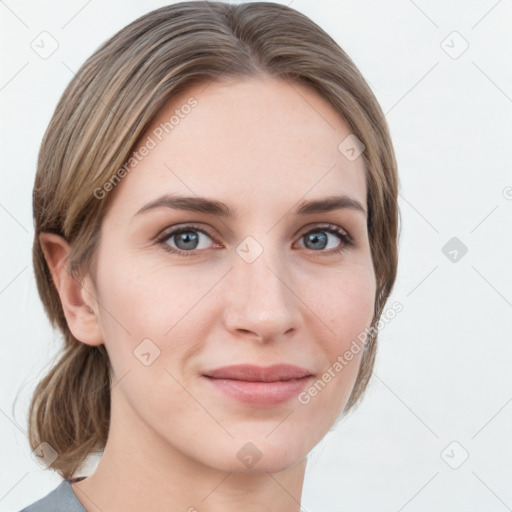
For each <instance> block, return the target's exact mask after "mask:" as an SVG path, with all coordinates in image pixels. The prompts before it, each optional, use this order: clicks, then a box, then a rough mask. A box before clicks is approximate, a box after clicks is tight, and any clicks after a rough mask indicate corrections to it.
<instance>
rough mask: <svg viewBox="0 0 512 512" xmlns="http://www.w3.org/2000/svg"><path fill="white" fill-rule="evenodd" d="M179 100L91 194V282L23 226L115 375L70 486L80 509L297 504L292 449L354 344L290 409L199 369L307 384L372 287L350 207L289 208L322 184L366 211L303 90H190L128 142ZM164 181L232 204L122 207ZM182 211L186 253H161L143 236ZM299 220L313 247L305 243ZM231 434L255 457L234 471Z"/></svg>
mask: <svg viewBox="0 0 512 512" xmlns="http://www.w3.org/2000/svg"><path fill="white" fill-rule="evenodd" d="M191 96H193V97H194V98H195V99H196V100H197V101H198V105H197V106H196V107H195V108H194V109H192V110H191V112H190V113H189V114H188V115H187V116H185V117H184V118H183V119H181V120H180V123H179V125H177V126H176V127H175V128H174V129H173V130H172V132H170V133H169V134H168V135H167V136H166V137H164V138H163V140H162V141H161V142H159V143H158V145H157V146H156V147H155V148H153V149H152V150H151V151H150V152H149V154H148V155H147V156H145V157H144V159H143V160H142V161H141V162H140V163H139V164H138V165H137V166H136V167H135V168H134V170H132V171H131V172H130V173H129V174H127V175H126V177H124V178H123V179H122V181H121V182H120V183H119V184H118V185H117V186H116V188H115V189H114V190H113V192H112V194H113V196H112V197H109V201H111V202H110V203H109V208H108V210H107V213H106V216H105V217H104V220H103V223H102V234H101V241H100V245H99V248H98V250H99V252H98V261H97V267H96V272H97V280H96V281H95V282H93V280H92V279H91V278H90V277H89V276H85V277H84V279H83V281H82V283H81V284H80V283H79V282H78V280H74V279H72V278H71V277H70V275H69V273H68V272H67V271H66V269H65V265H64V261H65V256H66V255H67V254H68V253H69V249H70V248H69V246H68V245H67V244H66V242H65V241H64V240H62V239H61V238H60V237H58V236H56V235H51V234H42V235H41V243H42V244H43V248H44V251H45V255H46V258H47V261H48V262H49V265H50V267H51V269H52V274H53V277H54V280H55V282H56V286H57V289H58V290H59V294H60V297H61V300H62V304H63V308H64V311H65V315H66V319H67V322H68V325H69V327H70V329H71V331H72V333H73V335H74V336H75V337H76V338H77V339H78V340H80V341H81V342H83V343H86V344H89V345H99V344H102V343H104V344H105V346H106V348H107V351H108V353H109V356H110V358H111V361H112V364H113V368H114V373H115V375H114V376H113V383H114V385H113V388H112V391H111V396H112V417H111V426H110V433H109V438H108V441H107V445H106V447H105V451H104V453H103V456H102V458H101V460H100V462H99V465H98V467H97V469H96V471H95V472H94V473H93V474H92V475H90V476H89V477H88V478H86V479H85V480H82V481H81V482H77V483H74V484H73V490H74V492H75V494H76V495H77V497H78V498H79V500H80V501H81V502H82V504H83V505H84V507H85V508H86V509H87V510H88V511H95V512H96V511H102V512H106V511H108V512H116V511H121V510H122V511H124V512H126V511H132V510H133V511H135V510H137V511H138V510H155V511H159V510H183V511H186V510H191V511H192V510H194V509H195V510H198V511H217V510H222V511H224V512H226V511H230V510H240V507H241V506H242V507H243V509H244V510H245V511H252V510H255V511H256V510H258V511H259V510H268V511H280V512H282V511H290V512H291V511H299V510H300V501H301V493H302V487H303V480H304V473H305V469H306V460H307V459H306V457H307V454H308V453H309V452H310V451H311V450H312V449H313V447H314V446H315V445H316V444H317V443H318V442H319V441H320V440H321V439H322V438H323V437H324V436H325V434H326V433H327V432H328V430H329V429H330V428H331V427H332V425H333V423H334V422H335V421H336V419H337V418H338V416H339V414H340V413H341V412H342V410H343V408H344V406H345V404H346V403H347V400H348V398H349V396H350V392H351V391H352V389H353V385H354V383H355V379H356V376H357V372H358V369H359V365H360V359H361V354H362V351H360V352H359V353H358V354H355V355H354V357H353V359H352V361H350V363H349V364H347V365H346V366H345V367H344V368H343V371H341V372H339V373H337V374H336V377H335V378H333V379H332V381H331V382H330V383H329V384H327V385H326V386H325V388H324V389H323V390H322V391H321V392H319V393H318V395H317V396H316V397H314V398H312V399H311V401H310V403H308V404H307V405H304V404H301V403H299V401H298V400H297V399H296V398H295V397H294V398H292V399H291V400H289V401H287V402H286V403H285V404H282V405H279V406H275V407H269V408H254V407H251V406H248V405H246V404H243V403H241V402H239V401H238V400H236V399H234V398H231V397H228V396H226V395H224V394H222V393H220V392H219V391H217V390H216V389H213V388H212V387H211V386H207V384H206V383H205V381H204V377H201V372H202V371H204V370H206V369H212V368H217V367H220V366H225V365H229V364H236V363H252V364H259V365H262V366H266V365H270V364H274V363H280V362H287V363H290V364H295V365H298V366H302V367H304V368H307V369H309V370H310V371H311V372H312V373H314V374H315V376H317V377H319V378H320V377H321V375H322V373H324V372H326V371H327V369H328V368H329V367H330V366H332V364H333V363H334V362H335V361H336V360H337V357H338V356H340V355H342V354H343V353H345V351H346V350H348V349H349V347H350V345H351V342H352V341H353V340H354V339H355V338H356V337H357V335H358V334H359V333H361V332H362V331H364V329H365V328H366V327H369V326H370V324H371V320H372V318H373V306H374V300H375V291H376V282H375V274H374V270H373V265H372V256H371V252H370V245H369V239H368V232H367V226H366V220H367V219H366V216H365V213H364V212H360V211H357V210H353V209H348V208H345V209H338V210H334V211H329V212H324V213H315V214H311V215H306V216H302V217H301V216H298V215H293V214H292V213H291V212H292V210H294V209H295V207H296V206H297V204H298V203H300V202H302V201H305V200H312V199H320V198H324V197H327V196H330V195H333V193H335V194H336V195H341V194H346V195H347V196H350V197H351V198H353V199H356V200H358V201H359V202H360V203H361V204H362V205H363V206H364V209H365V210H366V182H365V168H364V163H363V160H362V158H361V157H360V158H357V159H356V160H355V161H349V160H348V159H347V158H345V156H344V155H343V154H342V153H341V152H340V151H339V150H338V145H339V144H340V142H341V141H343V140H344V139H345V137H347V136H348V135H349V134H350V133H351V130H350V128H349V127H348V125H347V124H346V123H345V122H344V120H343V119H342V118H341V117H340V116H339V114H338V113H337V112H336V111H335V110H334V109H333V108H332V107H331V106H330V105H329V104H328V103H327V102H326V101H325V100H324V99H323V98H322V97H321V96H320V95H318V93H316V92H315V91H313V90H311V89H309V88H307V87H305V86H303V85H298V84H293V87H292V86H291V84H289V83H287V82H285V81H281V80H278V79H275V78H269V77H267V78H265V79H244V80H240V79H237V80H231V81H224V82H213V83H210V84H209V85H208V86H205V84H201V85H195V86H194V87H193V88H191V89H188V90H187V91H184V92H182V93H181V94H180V95H178V96H174V97H173V98H172V99H171V101H170V102H169V103H168V104H167V105H166V106H165V107H164V108H163V109H162V111H161V112H160V113H159V115H158V117H157V118H156V119H155V121H154V122H153V124H152V125H151V126H150V127H149V129H148V130H147V132H146V134H145V135H144V137H143V139H142V140H144V139H145V138H146V137H147V135H151V133H152V130H153V129H154V128H155V127H157V126H158V125H159V124H160V123H161V122H164V121H166V120H168V119H169V117H170V116H171V115H172V114H173V112H174V110H175V109H176V108H179V107H180V106H181V105H183V104H185V103H186V101H187V100H188V99H189V98H190V97H191ZM164 192H167V193H173V194H183V195H190V196H194V195H197V196H202V197H208V198H211V199H217V200H220V201H223V202H225V203H227V204H228V205H229V206H230V207H232V208H233V209H235V210H236V212H237V214H236V216H235V217H234V218H232V219H227V218H221V217H219V216H216V215H211V214H206V213H195V212H186V211H179V210H174V209H170V208H165V207H161V208H159V209H155V210H150V211H148V212H146V213H144V214H141V215H137V216H134V215H135V213H136V212H137V210H139V209H140V208H141V207H142V206H144V205H145V204H146V203H148V202H150V201H152V200H153V199H155V198H157V197H159V196H160V195H161V194H163V193H164ZM190 222H193V223H194V224H196V225H198V227H200V228H202V229H205V230H206V231H208V234H202V233H201V232H197V231H193V233H192V234H193V235H198V236H199V237H200V238H199V245H197V246H196V247H197V248H196V254H195V255H193V256H191V257H186V256H182V255H177V254H171V253H170V252H167V251H165V249H164V245H165V244H167V246H168V247H169V246H170V247H173V248H175V249H177V250H178V249H179V248H182V250H183V251H186V250H187V248H186V247H187V246H186V245H184V244H183V243H181V245H180V240H179V237H176V236H175V237H170V238H168V239H167V241H166V242H163V243H160V244H158V243H157V242H155V241H154V240H153V238H154V237H155V236H156V235H157V234H159V233H160V232H161V231H163V230H164V229H166V228H169V227H171V226H178V225H179V226H183V225H186V224H188V223H190ZM326 223H329V224H334V225H336V226H339V227H340V228H341V229H342V230H344V231H345V232H348V233H349V234H350V235H351V236H352V238H353V240H354V244H353V245H352V246H346V247H343V244H344V242H343V241H342V240H341V239H339V238H338V236H337V235H336V234H331V233H325V231H322V226H324V227H325V224H326ZM317 226H318V227H317ZM190 229H192V230H193V229H195V228H190ZM190 229H189V231H190ZM311 230H314V233H315V234H318V235H319V236H322V233H325V234H326V236H327V244H328V245H327V246H325V247H324V246H321V247H320V248H318V246H316V248H315V246H314V245H312V244H308V239H307V237H304V235H305V234H306V233H308V232H309V231H311ZM167 231H169V230H167ZM248 236H251V237H253V239H254V240H255V241H256V242H257V243H258V244H259V246H260V247H261V248H262V250H263V252H262V254H261V255H260V256H259V257H258V258H257V259H255V260H254V261H253V262H251V263H248V262H247V261H246V260H244V259H243V258H242V257H241V256H240V255H239V254H238V253H237V251H236V249H237V247H238V246H240V244H241V242H242V241H244V239H245V238H246V237H248ZM242 246H243V245H242ZM183 247H185V249H183ZM339 247H342V251H341V252H339V253H334V252H333V250H334V249H336V248H339ZM208 249H211V250H210V251H208ZM188 250H189V251H190V250H191V249H188ZM329 253H330V254H329ZM89 308H90V309H89ZM147 338H149V339H151V340H152V342H153V343H154V344H155V345H156V346H158V348H159V350H160V355H159V357H158V358H156V359H155V360H154V361H153V362H152V363H151V364H150V365H149V366H145V365H144V364H142V363H141V361H140V360H139V359H138V358H137V357H135V356H134V353H133V351H134V350H135V349H136V347H137V346H138V345H139V344H140V343H141V341H142V340H144V339H147ZM315 380H316V379H315ZM248 442H251V443H252V444H253V445H255V446H256V447H257V448H258V450H259V452H260V453H261V459H260V460H259V461H258V462H257V463H256V464H255V465H253V466H252V467H247V466H245V465H244V464H243V463H242V462H241V461H240V459H239V458H238V457H237V453H238V452H239V450H240V449H241V448H242V447H243V446H244V445H245V444H246V443H248ZM127 482H129V485H126V483H127ZM121 489H122V492H118V491H120V490H121Z"/></svg>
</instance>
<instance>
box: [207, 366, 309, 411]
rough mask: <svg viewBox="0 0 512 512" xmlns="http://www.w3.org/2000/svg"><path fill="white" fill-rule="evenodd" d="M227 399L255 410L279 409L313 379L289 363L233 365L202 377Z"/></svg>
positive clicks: (304, 371) (307, 373) (302, 369)
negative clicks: (264, 408) (265, 365)
mask: <svg viewBox="0 0 512 512" xmlns="http://www.w3.org/2000/svg"><path fill="white" fill-rule="evenodd" d="M202 377H203V378H205V379H206V380H207V381H208V382H209V383H210V385H212V386H213V387H214V388H215V389H216V390H217V391H220V392H221V393H223V394H224V395H225V396H228V397H230V398H234V399H236V400H237V401H239V402H243V403H245V404H248V405H251V406H253V407H275V406H277V405H280V404H283V403H285V402H288V401H289V400H290V399H292V398H293V397H296V396H297V395H298V394H299V393H300V392H301V391H302V390H303V389H304V388H305V387H306V385H307V384H308V383H309V382H310V381H311V380H312V379H313V373H312V372H310V371H309V370H306V369H305V368H301V367H299V366H293V365H289V364H275V365H272V366H267V367H263V366H255V365H248V364H243V365H232V366H225V367H223V368H217V369H214V370H208V371H206V372H204V373H203V374H202Z"/></svg>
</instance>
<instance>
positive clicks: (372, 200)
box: [29, 1, 399, 478]
mask: <svg viewBox="0 0 512 512" xmlns="http://www.w3.org/2000/svg"><path fill="white" fill-rule="evenodd" d="M264 76H271V77H278V78H282V79H284V80H287V81H289V82H290V83H293V82H295V83H301V84H306V85H308V86H309V87H311V88H313V89H314V90H316V91H318V92H319V93H320V94H321V95H322V96H323V97H324V98H325V100H327V101H328V102H329V103H330V104H331V105H332V106H333V108H334V109H335V110H336V111H337V112H339V114H340V116H342V117H343V119H344V120H345V121H346V122H347V124H348V125H349V127H350V129H351V131H352V133H353V134H355V135H356V136H357V137H358V138H359V139H360V140H361V141H362V142H363V143H364V145H365V146H366V148H365V150H364V152H363V153H362V155H361V156H362V158H363V159H364V163H365V170H366V183H367V191H368V192H367V209H368V220H367V223H368V232H369V241H370V247H371V254H372V259H373V265H374V270H375V275H376V284H377V290H376V296H375V308H374V319H373V322H372V326H373V325H375V324H376V323H377V322H378V320H379V318H380V316H381V313H382V311H383V308H384V305H385V303H386V301H387V299H388V296H389V295H390V293H391V290H392V288H393V285H394V281H395V277H396V271H397V258H398V220H399V210H398V202H397V195H398V175H397V166H396V161H395V156H394V151H393V147H392V144H391V139H390V135H389V131H388V127H387V123H386V120H385V118H384V114H383V113H382V110H381V108H380V106H379V104H378V102H377V100H376V98H375V96H374V94H373V93H372V91H371V89H370V87H369V86H368V84H367V83H366V81H365V79H364V78H363V76H362V75H361V73H360V72H359V70H358V69H357V68H356V66H355V64H354V63H353V62H352V60H351V59H350V58H349V57H348V56H347V54H346V53H345V52H344V51H343V50H342V49H341V48H340V47H339V46H338V44H337V43H336V42H335V41H334V40H333V39H332V38H331V37H330V36H329V35H327V34H326V33H325V32H324V31H323V30H322V29H321V28H320V27H318V26H317V25H316V24H315V23H314V22H313V21H311V20H310V19H309V18H307V17H306V16H305V15H303V14H301V13H299V12H298V11H296V10H294V9H291V8H289V7H286V6H283V5H278V4H274V3H270V2H253V3H247V4H240V5H229V4H225V3H222V2H214V1H211V2H206V1H187V2H181V3H176V4H173V5H168V6H165V7H162V8H160V9H157V10H154V11H152V12H150V13H148V14H146V15H144V16H142V17H140V18H139V19H137V20H135V21H134V22H132V23H130V24H129V25H127V26H126V27H125V28H123V29H122V30H121V31H119V32H118V33H117V34H115V35H114V36H113V37H111V38H110V39H109V40H107V41H106V42H105V43H104V44H102V45H101V46H100V47H99V48H98V49H97V50H96V52H95V53H94V54H93V55H92V56H91V57H90V58H89V59H87V61H86V62H85V63H84V64H83V65H82V67H81V68H80V69H79V71H78V72H77V73H76V75H75V76H74V78H73V79H72V80H71V82H70V84H69V85H68V86H67V88H66V90H65V91H64V93H63V95H62V97H61V99H60V100H59V102H58V104H57V107H56V109H55V112H54V114H53V116H52V119H51V121H50V123H49V125H48V128H47V130H46V132H45V134H44V137H43V140H42V143H41V148H40V152H39V158H38V166H37V173H36V177H35V184H34V190H33V213H34V222H35V236H34V244H33V264H34V271H35V277H36V282H37V288H38V291H39V295H40V297H41V300H42V302H43V305H44V308H45V311H46V313H47V315H48V317H49V319H50V322H51V324H52V327H54V328H55V327H57V328H58V329H59V330H60V331H61V333H62V334H63V338H64V347H63V349H62V352H61V353H59V356H60V358H59V359H58V360H57V362H56V363H55V364H54V366H53V367H51V369H50V371H49V372H48V373H47V374H46V375H45V377H44V378H43V379H42V380H41V381H40V382H39V384H38V385H37V387H36V389H35V391H34V395H33V397H32V401H31V404H30V410H29V442H30V446H31V447H32V449H35V448H36V447H37V446H38V445H39V444H40V443H42V442H47V443H49V444H50V445H51V446H52V448H53V449H54V450H56V452H57V453H58V457H57V459H56V460H55V461H53V462H52V463H51V464H50V465H49V467H50V468H51V469H53V470H55V471H57V472H58V473H59V474H60V475H61V476H62V477H63V478H70V477H72V476H73V475H74V474H75V472H76V471H77V469H79V468H80V467H81V465H82V464H83V463H84V461H85V460H86V458H87V457H88V456H89V455H90V454H92V453H97V452H101V451H102V450H103V448H104V447H105V444H106V441H107V436H108V430H109V423H110V385H111V375H112V372H111V366H110V361H109V358H108V355H107V352H106V349H105V346H104V345H99V346H89V345H87V344H85V343H82V342H80V341H79V340H77V339H76V338H74V336H73V335H72V333H71V331H70V329H69V328H68V325H67V323H66V319H65V316H64V313H63V309H62V305H61V301H60V297H59V294H58V292H57V290H56V288H55V285H54V283H53V281H52V276H51V273H50V271H49V267H48V265H47V262H46V260H45V258H44V254H43V252H42V248H41V244H40V242H39V239H38V236H39V234H40V233H42V232H49V233H55V234H58V235H60V236H62V237H63V238H64V239H65V240H66V241H67V242H68V243H69V244H70V245H71V247H72V250H71V253H70V255H69V258H68V260H67V265H68V267H67V268H68V271H69V272H71V273H72V275H74V276H77V278H78V277H79V276H84V275H87V273H89V274H90V275H91V276H92V277H94V268H95V261H94V258H95V255H96V249H97V246H98V240H99V234H100V228H101V221H102V218H103V216H104V213H105V208H106V207H107V205H108V204H109V201H108V199H109V197H106V198H105V199H103V200H99V199H98V198H97V197H96V196H95V194H94V191H95V190H97V189H98V188H101V187H103V185H104V184H105V183H106V182H108V181H109V180H111V179H112V178H113V177H114V175H115V174H116V172H118V171H119V169H120V168H121V167H122V166H123V165H124V163H125V162H126V161H127V159H128V158H129V157H130V154H131V153H132V152H133V151H134V150H135V149H136V148H137V144H138V142H139V140H140V137H141V135H142V134H143V133H144V132H145V130H146V129H147V128H148V127H149V125H150V124H151V122H152V120H153V119H154V117H155V116H156V114H157V113H158V112H159V110H160V109H161V107H163V106H164V104H165V103H166V102H167V101H168V100H169V99H170V98H171V97H172V96H173V95H175V94H177V93H178V92H181V91H183V90H186V89H187V87H189V86H191V85H195V84H198V83H205V84H206V83H207V82H209V81H213V80H221V79H223V78H227V77H235V78H236V77H240V78H245V77H254V78H258V77H264ZM340 142H341V141H340ZM376 350H377V336H376V335H375V336H371V337H369V340H368V342H367V344H366V346H365V349H364V352H363V355H362V359H361V365H360V369H359V373H358V375H357V379H356V382H355V385H354V388H353V390H352V393H351V395H350V397H349V400H348V402H347V405H346V407H345V409H344V411H343V412H344V414H346V413H347V412H348V411H349V410H350V409H351V408H353V407H354V406H355V405H356V404H358V403H359V401H360V400H361V397H362V395H363V393H364V391H365V389H366V387H367V384H368V381H369V379H370V377H371V374H372V370H373V365H374V360H375V354H376Z"/></svg>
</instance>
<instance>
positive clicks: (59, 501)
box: [20, 476, 87, 512]
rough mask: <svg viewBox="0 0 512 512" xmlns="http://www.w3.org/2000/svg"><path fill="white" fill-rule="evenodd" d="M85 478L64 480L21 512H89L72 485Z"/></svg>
mask: <svg viewBox="0 0 512 512" xmlns="http://www.w3.org/2000/svg"><path fill="white" fill-rule="evenodd" d="M84 478H85V476H82V477H78V478H72V479H66V480H63V481H62V482H61V483H60V484H59V485H58V486H57V487H56V488H55V489H53V491H51V492H49V493H48V494H47V495H46V496H43V497H42V498H41V499H39V500H37V501H35V502H34V503H32V504H31V505H29V506H28V507H25V508H24V509H23V510H20V512H87V511H86V510H85V508H84V506H83V505H82V503H80V500H79V499H78V498H77V497H76V494H75V491H73V487H71V483H75V482H79V481H80V480H83V479H84Z"/></svg>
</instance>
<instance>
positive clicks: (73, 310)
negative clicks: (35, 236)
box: [39, 233, 103, 345]
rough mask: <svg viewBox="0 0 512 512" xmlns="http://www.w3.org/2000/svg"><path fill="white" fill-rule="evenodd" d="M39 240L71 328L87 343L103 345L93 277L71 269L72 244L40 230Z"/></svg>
mask: <svg viewBox="0 0 512 512" xmlns="http://www.w3.org/2000/svg"><path fill="white" fill-rule="evenodd" d="M39 242H40V244H41V249H42V251H43V253H44V256H45V259H46V263H47V264H48V268H49V269H50V272H51V275H52V278H53V282H54V284H55V288H56V289H57V291H58V293H59V297H60V301H61V304H62V309H63V311H64V315H65V317H66V321H67V324H68V327H69V330H70V331H71V333H72V334H73V336H74V337H75V338H76V339H77V340H79V341H81V342H83V343H86V344H87V345H101V344H102V343H103V336H102V333H101V329H100V325H99V321H98V314H97V311H98V308H97V307H96V306H97V302H96V300H95V292H94V289H93V285H92V282H91V280H90V279H82V278H80V276H77V275H73V274H72V273H71V271H70V269H69V266H68V256H69V254H70V252H71V246H70V245H69V244H68V243H67V241H66V240H65V239H64V238H62V237H61V236H59V235H56V234H54V233H41V234H40V235H39ZM84 283H87V284H86V285H84Z"/></svg>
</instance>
